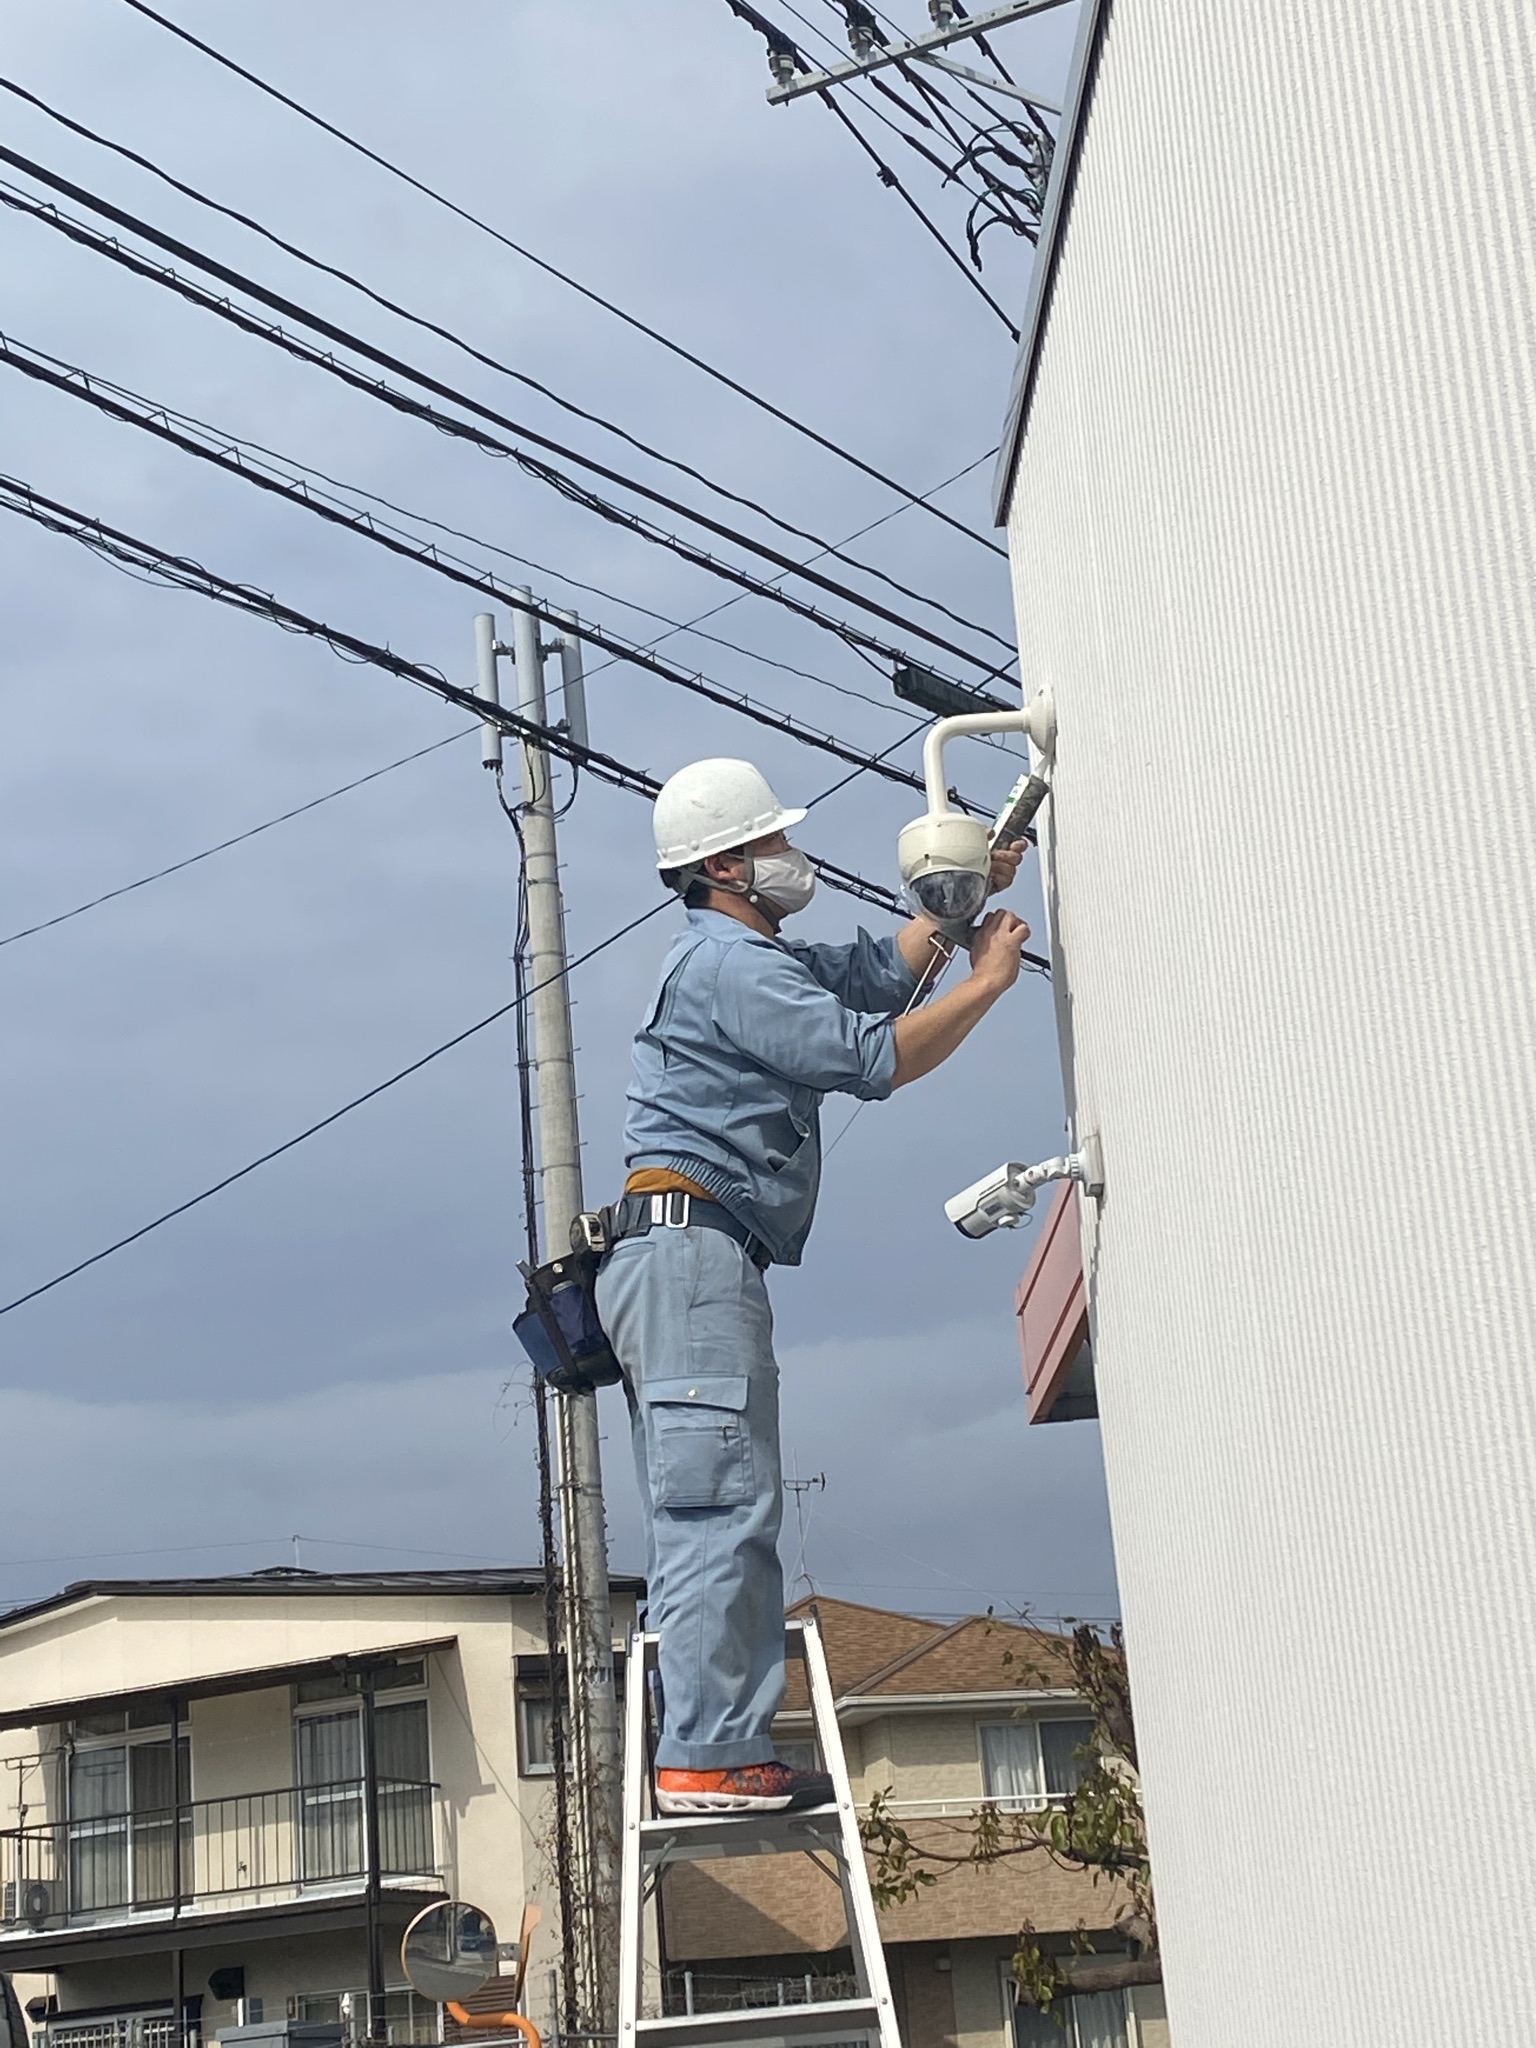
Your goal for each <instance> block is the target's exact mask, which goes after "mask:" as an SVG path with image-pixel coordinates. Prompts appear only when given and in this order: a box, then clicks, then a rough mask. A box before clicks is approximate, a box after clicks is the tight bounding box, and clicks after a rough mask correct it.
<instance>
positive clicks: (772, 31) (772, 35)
mask: <svg viewBox="0 0 1536 2048" xmlns="http://www.w3.org/2000/svg"><path fill="white" fill-rule="evenodd" d="M725 4H726V6H727V7H729V8H730V10H731V12H732V14H734V15H735V16H736V17H737V19H738V20H740V21H744V22H746V23H747V25H748V26H749V27H750V28H754V29H756V30H757V32H758V34H759V35H761V36H763V38H764V40H765V41H767V43H768V46H769V49H770V51H773V50H774V49H775V48H778V49H781V50H784V51H785V52H787V53H788V54H789V55H791V56H792V57H793V59H794V62H795V65H796V68H797V69H799V70H801V71H810V70H811V69H812V68H813V67H812V65H811V64H810V63H809V62H808V60H807V59H806V57H805V55H804V53H803V52H802V51H801V50H800V49H799V47H798V46H797V45H796V44H795V42H794V41H793V40H792V39H791V38H790V37H789V36H787V35H785V33H784V31H783V30H782V29H780V28H776V27H775V26H774V25H773V23H771V22H770V21H769V20H768V19H767V17H766V16H765V15H762V14H760V13H759V12H758V10H757V9H756V8H755V7H753V6H750V5H748V4H747V0H725ZM790 11H791V12H792V13H793V12H795V10H794V9H793V8H792V9H791V10H790ZM798 19H800V20H801V21H804V20H805V17H804V15H799V16H798ZM807 26H810V24H807ZM815 32H816V33H818V34H819V33H820V31H819V30H817V31H815ZM817 98H818V99H820V100H821V101H822V102H823V104H824V105H825V106H827V107H828V108H830V109H831V111H832V112H833V113H834V114H835V115H836V116H837V118H838V120H839V121H840V122H841V123H842V125H843V126H844V128H846V129H847V131H848V133H849V134H850V135H851V136H852V137H853V139H854V141H855V142H856V143H857V144H858V145H859V147H860V149H862V150H863V152H864V154H865V155H866V156H867V157H868V158H869V159H870V161H871V163H873V165H874V166H875V172H876V175H877V176H878V178H879V180H880V182H881V184H882V185H884V186H885V187H886V188H887V189H888V190H889V191H892V192H894V193H895V194H896V196H897V197H898V198H899V199H901V200H902V201H903V202H904V204H905V205H906V206H907V208H908V209H909V211H910V212H912V213H913V214H914V215H915V216H916V217H917V219H918V220H919V221H920V222H921V223H922V225H923V227H924V228H925V229H926V231H927V233H928V234H929V236H930V237H931V238H932V239H933V241H935V242H936V243H937V244H938V246H939V248H940V249H942V250H943V252H944V254H945V256H946V257H947V258H948V259H949V261H950V262H951V263H952V264H953V265H954V266H955V268H956V269H957V270H958V271H959V273H960V275H961V276H962V277H963V278H964V279H965V281H966V283H967V284H968V285H969V286H970V287H971V289H972V291H974V292H976V293H977V294H978V295H979V296H980V297H981V298H982V299H984V300H985V301H986V303H987V305H988V306H990V307H991V309H992V311H993V312H994V313H995V314H996V315H997V317H998V319H999V320H1001V321H1002V323H1003V325H1004V327H1006V328H1007V330H1008V332H1009V334H1010V335H1012V337H1013V339H1014V340H1015V341H1017V340H1018V339H1019V330H1018V328H1017V327H1016V326H1015V325H1014V323H1013V321H1012V320H1010V319H1009V317H1008V315H1007V314H1006V313H1005V312H1004V311H1003V308H1002V307H1001V306H1000V305H999V304H998V302H997V300H996V299H994V298H993V296H992V294H991V293H990V292H989V291H988V290H987V288H986V286H985V285H984V284H983V283H982V281H981V279H980V278H979V277H978V276H977V275H976V273H975V272H974V271H973V270H971V269H970V267H969V266H968V265H967V263H966V261H965V259H964V257H963V256H961V254H960V253H959V251H958V250H957V249H955V248H953V247H952V246H951V245H950V243H949V241H948V240H947V239H946V237H945V235H944V233H943V231H942V229H941V228H940V227H939V226H938V225H937V223H936V222H935V221H933V220H931V219H930V218H929V216H928V215H927V214H926V213H925V212H924V211H923V209H922V207H921V206H919V205H918V203H917V201H916V200H915V199H914V198H913V197H912V194H911V193H910V192H909V191H908V190H907V188H906V186H905V185H903V184H902V182H901V179H900V178H899V177H898V176H897V174H896V173H895V171H893V170H892V169H891V167H890V165H889V164H888V163H887V162H886V161H885V159H884V158H883V157H882V156H881V154H880V152H879V151H878V150H877V149H876V148H875V146H874V144H873V143H872V142H871V141H870V140H869V138H868V137H867V136H866V135H865V134H864V133H863V131H862V130H861V129H859V128H858V127H856V126H855V124H854V122H853V121H852V119H851V118H850V117H849V115H848V114H847V113H846V112H845V111H844V109H843V108H842V106H841V105H840V104H839V103H838V101H837V99H836V97H835V96H834V90H833V88H831V87H825V86H824V87H823V88H822V89H821V90H820V91H819V92H818V94H817ZM860 104H862V102H861V103H860ZM869 111H870V112H872V113H875V114H876V118H877V119H883V118H884V117H883V116H881V115H879V114H878V112H877V110H876V109H873V108H871V109H869ZM887 126H894V123H891V122H887ZM896 132H897V133H898V134H900V133H901V132H902V131H901V130H900V129H897V131H896ZM907 139H908V140H910V137H909V138H907Z"/></svg>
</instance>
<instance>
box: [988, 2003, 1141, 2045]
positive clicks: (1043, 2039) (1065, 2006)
mask: <svg viewBox="0 0 1536 2048" xmlns="http://www.w3.org/2000/svg"><path fill="white" fill-rule="evenodd" d="M1126 2011H1127V2007H1126V1996H1125V1993H1124V1992H1123V1991H1096V1992H1094V1993H1093V1994H1092V1995H1091V1996H1090V1997H1086V1998H1062V1999H1058V2000H1057V2001H1056V2002H1055V2003H1054V2004H1053V2005H1052V2006H1051V2007H1050V2008H1049V2010H1048V2011H1046V2012H1042V2011H1041V2010H1040V2008H1039V2007H1038V2006H1037V2005H1016V2006H1015V2007H1014V2009H1013V2040H1014V2048H1128V2044H1129V2041H1130V2030H1129V2023H1128V2021H1127V2018H1126Z"/></svg>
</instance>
